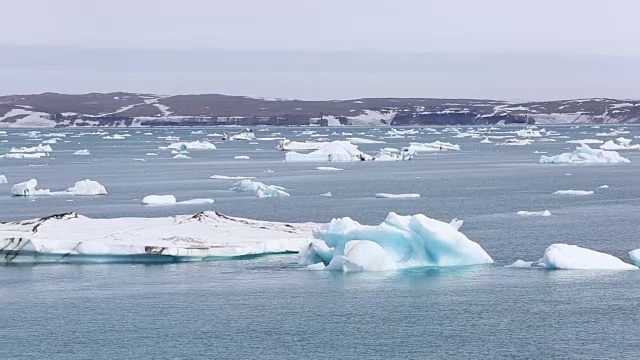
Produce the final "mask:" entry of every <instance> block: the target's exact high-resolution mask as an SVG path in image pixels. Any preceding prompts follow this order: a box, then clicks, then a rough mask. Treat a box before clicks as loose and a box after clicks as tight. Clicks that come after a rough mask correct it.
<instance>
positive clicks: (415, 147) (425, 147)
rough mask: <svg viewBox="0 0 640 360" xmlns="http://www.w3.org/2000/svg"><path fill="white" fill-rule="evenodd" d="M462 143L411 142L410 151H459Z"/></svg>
mask: <svg viewBox="0 0 640 360" xmlns="http://www.w3.org/2000/svg"><path fill="white" fill-rule="evenodd" d="M459 150H460V145H458V144H452V143H449V142H443V141H435V142H432V143H415V142H412V143H410V144H409V151H412V152H416V153H420V152H437V151H459Z"/></svg>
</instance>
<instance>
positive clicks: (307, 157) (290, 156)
mask: <svg viewBox="0 0 640 360" xmlns="http://www.w3.org/2000/svg"><path fill="white" fill-rule="evenodd" d="M364 160H373V157H372V156H371V155H367V154H365V153H363V152H362V151H360V150H358V146H356V145H353V144H352V143H350V142H348V141H332V142H330V143H328V144H325V145H324V146H323V147H322V148H320V149H318V150H316V151H313V152H310V153H308V154H301V153H297V152H293V151H292V152H288V153H286V154H285V161H289V162H298V161H309V162H325V161H335V162H347V161H364Z"/></svg>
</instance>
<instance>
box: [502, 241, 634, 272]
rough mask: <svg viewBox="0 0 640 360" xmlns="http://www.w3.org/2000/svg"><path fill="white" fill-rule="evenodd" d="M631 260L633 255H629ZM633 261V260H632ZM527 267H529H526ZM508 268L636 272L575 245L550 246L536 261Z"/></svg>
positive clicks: (631, 267)
mask: <svg viewBox="0 0 640 360" xmlns="http://www.w3.org/2000/svg"><path fill="white" fill-rule="evenodd" d="M631 257H632V259H633V255H631ZM634 260H635V259H634ZM527 265H529V266H527ZM509 267H520V268H527V267H531V268H545V269H555V270H637V269H638V267H637V266H634V265H631V264H627V263H626V262H624V261H622V260H620V259H618V258H617V257H615V256H613V255H609V254H605V253H601V252H598V251H595V250H591V249H587V248H583V247H580V246H576V245H567V244H552V245H551V246H549V247H548V248H547V249H546V250H545V251H544V256H543V257H542V258H541V259H540V260H538V261H532V262H527V261H522V260H518V261H516V262H515V263H513V264H512V265H510V266H509Z"/></svg>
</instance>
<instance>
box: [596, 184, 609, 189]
mask: <svg viewBox="0 0 640 360" xmlns="http://www.w3.org/2000/svg"><path fill="white" fill-rule="evenodd" d="M598 188H599V189H608V188H609V185H606V184H605V185H600V186H598Z"/></svg>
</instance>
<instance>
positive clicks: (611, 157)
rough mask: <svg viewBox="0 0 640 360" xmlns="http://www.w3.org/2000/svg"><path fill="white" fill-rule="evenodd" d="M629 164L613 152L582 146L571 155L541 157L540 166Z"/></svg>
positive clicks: (625, 159)
mask: <svg viewBox="0 0 640 360" xmlns="http://www.w3.org/2000/svg"><path fill="white" fill-rule="evenodd" d="M628 162H631V161H630V160H629V159H627V158H624V157H622V156H620V154H618V153H617V152H615V151H606V150H598V149H592V148H590V147H589V145H586V144H582V145H580V146H578V147H577V148H576V150H575V151H574V152H572V153H562V154H560V155H556V156H544V155H543V156H541V157H540V164H621V163H628Z"/></svg>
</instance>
